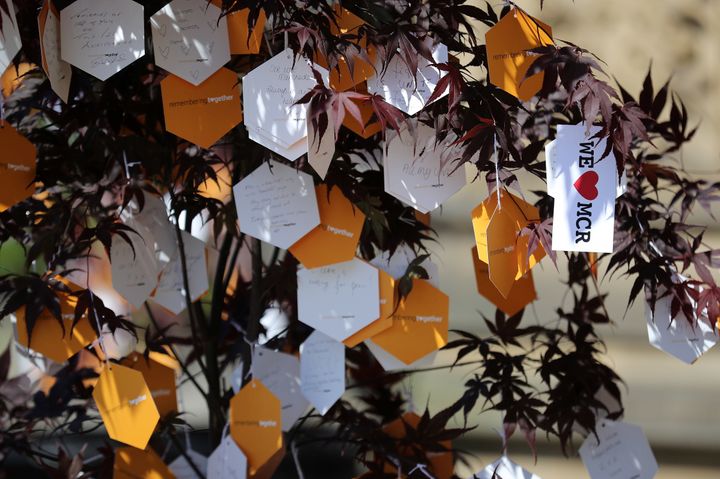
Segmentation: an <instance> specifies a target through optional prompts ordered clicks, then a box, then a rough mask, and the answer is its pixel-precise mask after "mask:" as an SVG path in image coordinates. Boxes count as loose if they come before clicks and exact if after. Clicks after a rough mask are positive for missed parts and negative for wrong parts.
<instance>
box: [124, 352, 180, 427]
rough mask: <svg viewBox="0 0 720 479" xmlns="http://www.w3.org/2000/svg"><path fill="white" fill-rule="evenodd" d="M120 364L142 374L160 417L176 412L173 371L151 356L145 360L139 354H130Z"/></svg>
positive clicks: (175, 390)
mask: <svg viewBox="0 0 720 479" xmlns="http://www.w3.org/2000/svg"><path fill="white" fill-rule="evenodd" d="M151 354H152V353H151ZM121 364H122V365H123V366H127V367H129V368H132V369H134V370H135V371H140V373H142V375H143V378H144V379H145V383H146V384H147V385H148V388H150V393H151V394H152V398H153V401H155V406H157V409H158V412H159V413H160V416H165V415H167V414H170V413H173V412H177V410H178V404H177V389H176V386H175V370H174V369H172V368H170V367H168V366H166V365H164V364H161V363H160V362H158V361H156V360H155V359H154V358H153V356H150V357H148V358H147V359H146V358H145V356H143V355H142V354H140V353H132V354H131V355H130V356H128V357H126V358H125V359H123V360H122V363H121Z"/></svg>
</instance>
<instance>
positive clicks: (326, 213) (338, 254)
mask: <svg viewBox="0 0 720 479" xmlns="http://www.w3.org/2000/svg"><path fill="white" fill-rule="evenodd" d="M315 194H316V197H317V204H318V211H319V213H320V224H319V225H318V226H316V227H315V228H314V229H313V230H312V231H310V232H309V233H308V234H306V235H305V236H303V237H302V238H301V239H300V240H299V241H297V242H296V243H295V244H294V245H292V246H291V247H290V252H291V253H292V254H293V256H295V257H296V258H297V259H298V260H299V261H300V262H301V263H302V264H303V266H305V267H306V268H317V267H320V266H325V265H329V264H334V263H341V262H343V261H350V260H351V259H353V258H354V257H355V252H356V251H357V245H358V241H360V233H361V232H362V229H363V225H364V224H365V215H364V214H363V212H362V211H360V209H359V208H358V207H357V206H355V205H353V204H352V203H351V202H350V200H348V199H347V197H346V196H345V195H344V194H343V193H342V191H341V190H340V188H338V187H337V186H336V187H334V188H332V189H331V190H330V194H329V195H328V189H327V185H324V184H321V185H318V186H316V187H315Z"/></svg>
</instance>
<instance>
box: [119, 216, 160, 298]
mask: <svg viewBox="0 0 720 479" xmlns="http://www.w3.org/2000/svg"><path fill="white" fill-rule="evenodd" d="M125 224H126V225H128V226H129V227H131V228H132V229H133V230H135V231H136V232H137V234H136V233H130V234H129V235H128V237H129V238H130V242H131V243H132V245H130V244H128V243H127V242H126V241H125V240H124V239H123V238H121V237H116V238H114V239H113V242H112V247H111V248H110V262H111V264H112V284H113V288H115V290H116V291H117V292H118V293H120V294H121V295H122V296H123V298H125V299H126V300H127V301H128V303H130V304H132V305H133V306H135V307H136V308H139V307H141V306H142V304H143V303H144V302H145V300H147V299H148V298H149V297H150V293H152V291H153V290H154V289H155V286H157V282H158V265H157V263H156V262H155V254H154V252H153V251H151V250H150V248H149V247H148V244H149V245H152V244H153V243H154V240H153V239H152V233H150V231H149V230H148V229H147V228H145V227H144V226H142V225H141V224H140V223H138V222H137V221H134V220H132V219H128V220H126V221H125Z"/></svg>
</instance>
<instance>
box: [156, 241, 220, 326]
mask: <svg viewBox="0 0 720 479" xmlns="http://www.w3.org/2000/svg"><path fill="white" fill-rule="evenodd" d="M180 234H181V235H182V238H183V249H184V251H185V265H186V267H187V276H188V288H189V290H190V301H191V302H193V301H197V300H198V299H199V298H200V297H201V296H202V295H204V294H205V293H206V292H207V290H208V288H209V287H210V285H209V282H208V273H207V260H206V258H205V243H203V242H202V241H200V240H199V239H197V238H195V237H194V236H192V235H191V234H190V233H188V232H186V231H181V232H180ZM175 250H176V252H175V253H174V255H173V258H172V260H171V261H170V262H169V263H168V264H167V265H166V266H165V268H164V269H163V271H162V273H161V274H160V281H159V283H158V285H157V289H156V290H155V294H154V296H153V298H152V299H153V301H154V302H156V303H157V304H159V305H161V306H163V307H164V308H166V309H168V310H170V311H172V312H173V313H175V314H180V313H182V312H183V311H184V310H185V308H186V307H187V301H186V299H185V298H186V292H185V283H184V280H183V270H182V261H181V259H180V248H179V247H177V246H176V247H175Z"/></svg>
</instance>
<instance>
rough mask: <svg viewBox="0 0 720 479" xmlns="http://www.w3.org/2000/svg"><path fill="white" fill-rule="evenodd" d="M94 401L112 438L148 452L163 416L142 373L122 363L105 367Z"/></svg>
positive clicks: (97, 385) (96, 388)
mask: <svg viewBox="0 0 720 479" xmlns="http://www.w3.org/2000/svg"><path fill="white" fill-rule="evenodd" d="M93 398H94V399H95V403H96V404H97V407H98V411H100V416H101V417H102V420H103V423H104V424H105V429H107V432H108V435H109V436H110V437H111V438H112V439H115V440H116V441H119V442H123V443H125V444H128V445H130V446H133V447H136V448H138V449H145V447H146V446H147V443H148V441H149V440H150V436H152V433H153V431H154V430H155V426H156V425H157V422H158V420H159V419H160V414H159V413H158V410H157V407H156V406H155V402H154V401H153V399H152V393H151V392H150V388H148V386H147V384H146V383H145V379H144V378H143V375H142V373H140V371H135V370H134V369H130V368H128V367H125V366H120V365H119V364H113V365H110V366H108V367H106V368H105V369H104V370H103V372H102V374H101V375H100V378H99V379H98V382H97V384H96V385H95V390H94V391H93Z"/></svg>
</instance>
